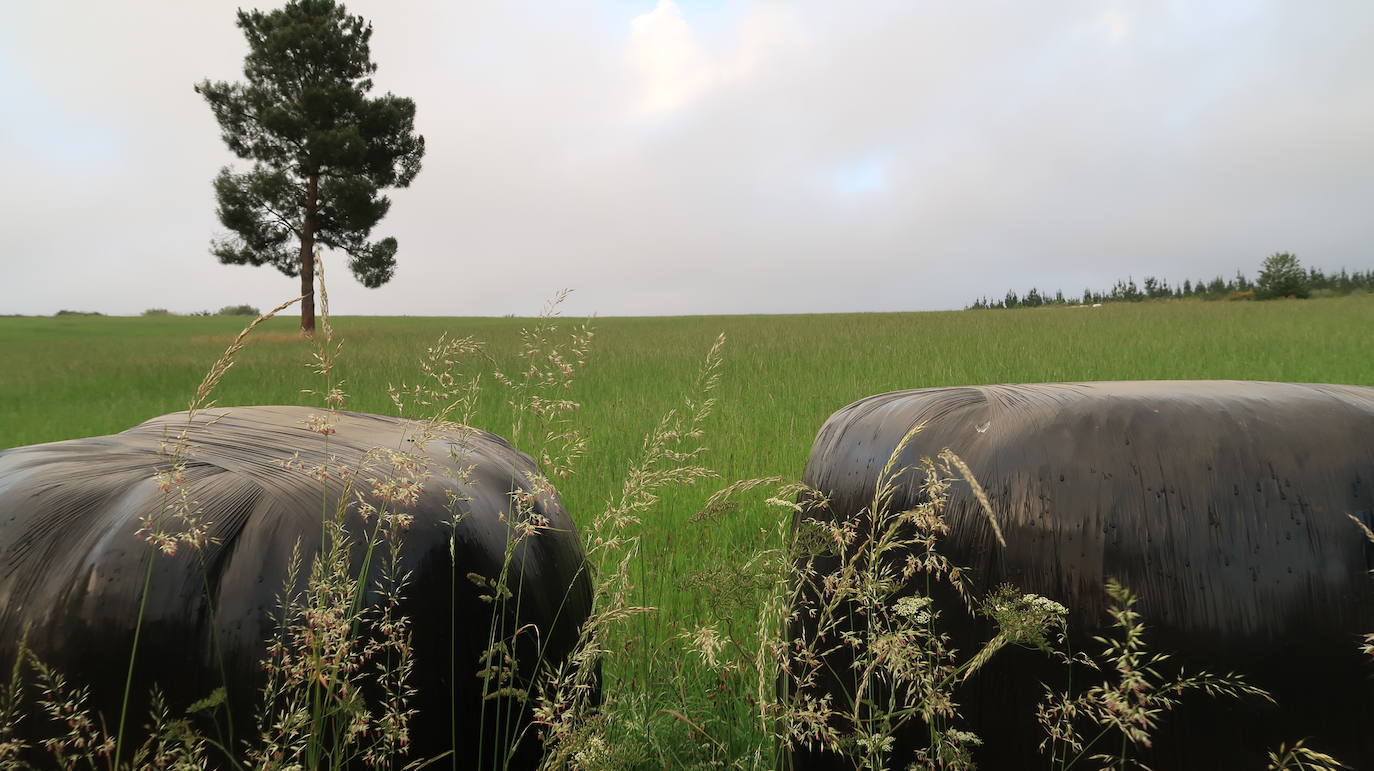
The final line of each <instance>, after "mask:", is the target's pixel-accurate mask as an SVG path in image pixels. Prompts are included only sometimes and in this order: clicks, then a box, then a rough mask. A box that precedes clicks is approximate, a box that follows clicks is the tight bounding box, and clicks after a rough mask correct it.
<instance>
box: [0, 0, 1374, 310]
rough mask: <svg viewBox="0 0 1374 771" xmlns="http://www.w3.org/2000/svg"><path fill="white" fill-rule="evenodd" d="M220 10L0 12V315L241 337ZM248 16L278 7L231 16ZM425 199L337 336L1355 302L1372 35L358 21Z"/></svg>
mask: <svg viewBox="0 0 1374 771" xmlns="http://www.w3.org/2000/svg"><path fill="white" fill-rule="evenodd" d="M238 5H239V4H238V3H234V2H210V1H208V0H197V1H196V2H175V1H174V0H160V1H155V0H131V1H129V2H108V0H102V1H100V2H94V1H88V0H82V1H80V2H77V1H72V0H68V1H64V2H12V3H6V8H5V12H4V18H5V22H4V24H3V25H0V104H3V108H0V169H3V174H4V184H3V188H2V189H0V236H3V245H2V246H0V259H2V260H3V272H0V313H31V314H38V313H41V314H47V313H53V312H55V311H57V310H58V309H61V308H71V309H82V310H97V311H102V312H104V313H112V314H137V313H139V312H141V311H142V310H143V309H145V308H150V307H166V308H170V309H172V310H174V311H194V310H200V309H211V310H213V309H216V308H219V307H220V306H223V305H230V304H239V303H250V304H253V305H257V306H259V307H263V308H266V307H269V306H271V305H274V304H275V303H276V302H278V301H280V300H282V299H286V298H288V297H291V296H293V295H294V291H293V290H294V289H295V288H296V282H295V281H294V280H293V279H289V278H287V277H286V276H283V275H282V274H281V273H279V272H277V271H276V270H274V269H272V268H270V267H262V268H252V267H246V266H226V265H220V264H219V263H218V262H217V261H216V260H215V258H214V257H212V256H211V255H210V254H209V251H208V248H209V242H210V240H211V238H212V237H215V236H219V235H223V229H222V227H221V226H220V225H219V223H218V221H217V220H216V218H215V216H214V208H215V204H214V198H213V194H212V191H211V187H210V181H211V179H212V178H213V177H214V176H215V174H216V172H217V171H218V170H219V169H220V167H222V166H224V165H226V164H239V163H241V162H238V161H237V160H236V159H235V158H234V157H233V156H232V155H231V154H230V153H229V152H228V150H227V149H225V147H224V145H223V143H222V141H221V140H220V137H219V130H218V128H217V126H216V124H215V122H214V120H213V118H212V117H211V114H210V110H209V108H208V107H207V106H206V104H205V103H204V101H203V100H202V99H201V97H199V96H198V95H197V94H195V93H194V91H193V90H192V85H193V84H194V83H195V82H197V81H199V80H201V79H203V78H210V79H213V80H237V79H241V77H242V60H243V56H244V54H245V53H246V44H245V43H244V40H243V37H242V33H241V32H240V31H239V30H238V28H237V27H235V26H234V10H235V8H236V7H237V6H238ZM247 5H251V6H253V7H261V8H271V7H274V6H275V5H277V3H261V4H259V3H249V4H247ZM347 5H348V7H349V9H350V10H351V11H353V12H355V13H360V14H362V15H363V16H365V17H366V18H368V19H369V20H370V21H372V23H373V25H374V30H375V31H374V34H373V38H372V49H373V57H374V60H375V61H376V62H377V64H378V66H379V69H378V72H377V76H376V83H377V91H378V92H382V91H391V92H393V93H395V94H398V95H401V96H407V97H411V98H413V99H414V100H415V102H416V105H417V108H418V115H417V118H416V124H417V128H418V130H419V131H420V133H422V134H423V135H424V137H425V141H426V145H427V152H426V155H425V160H424V166H423V169H422V171H421V172H420V174H419V176H418V177H417V178H416V179H415V182H414V183H413V184H412V186H411V187H410V188H408V189H405V190H397V191H394V192H393V193H392V194H391V197H392V200H393V206H392V210H391V214H390V215H388V216H387V218H386V219H384V220H383V221H382V222H381V223H380V224H379V225H378V227H377V228H376V229H375V230H374V231H373V234H374V237H376V236H385V235H394V236H395V237H396V238H397V239H398V240H399V242H400V251H399V254H398V269H397V271H396V276H395V278H394V279H393V280H392V281H391V282H390V283H389V284H387V285H386V286H384V287H382V288H380V289H372V290H369V289H365V288H363V287H362V286H361V285H359V284H358V283H356V282H355V281H354V280H353V278H352V277H351V276H350V275H349V274H348V272H347V268H346V267H345V260H344V259H342V258H340V257H338V256H331V255H326V261H327V265H328V266H329V267H330V269H331V270H332V271H333V273H332V280H331V283H330V285H331V300H332V304H333V309H334V311H335V313H339V314H355V313H356V314H411V315H500V314H505V313H517V314H521V315H526V314H532V313H534V312H537V311H538V309H539V307H540V305H541V304H542V301H543V300H544V299H545V298H547V297H549V296H550V295H551V294H553V292H554V291H555V290H557V289H559V288H562V287H571V288H573V289H574V290H575V293H574V295H573V298H572V299H571V300H570V302H569V304H568V305H567V306H566V309H567V310H568V311H569V312H571V313H591V312H596V313H599V314H601V315H639V314H698V313H756V312H757V313H778V312H831V311H886V310H925V309H940V308H958V307H962V306H964V305H966V304H968V303H969V302H971V301H972V300H973V299H975V298H976V297H978V296H979V295H983V294H987V295H996V296H1000V295H1001V294H1003V293H1005V291H1006V290H1007V289H1009V288H1014V289H1016V290H1017V291H1024V290H1025V289H1027V288H1029V287H1030V286H1032V285H1034V286H1037V287H1039V288H1040V289H1041V290H1042V291H1051V292H1052V291H1053V290H1055V289H1059V288H1062V289H1063V290H1064V291H1065V292H1066V293H1069V294H1079V293H1081V292H1082V290H1083V288H1084V287H1085V286H1091V287H1094V288H1108V287H1110V285H1111V283H1112V282H1113V281H1114V280H1116V279H1117V278H1121V277H1125V276H1127V275H1133V276H1135V277H1136V278H1137V280H1138V279H1140V278H1141V277H1142V276H1144V275H1146V274H1153V275H1157V276H1162V277H1166V278H1169V279H1171V280H1177V281H1181V280H1182V279H1184V278H1191V279H1194V280H1196V279H1198V278H1210V277H1211V276H1214V275H1217V274H1219V273H1220V274H1224V275H1227V276H1230V275H1232V274H1233V273H1234V272H1235V271H1236V269H1238V268H1242V269H1244V270H1245V271H1246V272H1247V273H1249V274H1251V275H1253V274H1254V273H1255V272H1256V271H1257V267H1258V264H1259V262H1260V261H1261V260H1262V259H1263V258H1264V257H1265V256H1267V255H1268V254H1271V253H1273V252H1275V251H1291V252H1294V253H1296V254H1297V255H1298V256H1299V258H1300V259H1302V260H1303V261H1304V263H1305V264H1311V265H1317V266H1321V267H1324V268H1339V267H1341V266H1346V267H1349V268H1359V269H1369V268H1374V80H1372V79H1371V76H1372V75H1374V2H1370V0H1352V1H1351V2H1335V1H1334V0H1315V1H1314V2H1297V1H1296V0H1293V1H1289V0H1282V1H1275V2H1262V1H1261V0H1242V1H1237V2H1227V1H1225V0H1208V1H1207V2H1196V1H1194V0H1181V1H1179V2H1168V1H1166V0H1148V1H1145V2H1110V1H1104V0H1098V1H1094V2H1026V1H1025V0H1012V1H1010V2H1002V3H993V2H963V1H959V2H943V3H934V2H914V1H910V0H907V1H903V2H857V1H856V2H833V1H832V0H826V1H824V2H780V1H778V2H774V1H773V0H740V1H739V2H734V1H730V0H726V1H724V2H719V1H717V2H707V1H703V0H678V2H671V0H658V1H657V2H656V1H655V0H643V1H642V2H630V1H629V0H608V1H607V2H603V3H594V2H586V3H547V2H505V1H503V2H494V1H491V0H482V1H470V2H455V1H454V0H435V1H434V2H419V1H418V0H406V2H397V1H396V0H387V1H383V0H376V1H369V2H351V3H348V4H347Z"/></svg>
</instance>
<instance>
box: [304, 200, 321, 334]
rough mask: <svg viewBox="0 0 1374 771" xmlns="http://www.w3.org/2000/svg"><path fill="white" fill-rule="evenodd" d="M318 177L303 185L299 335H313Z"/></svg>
mask: <svg viewBox="0 0 1374 771" xmlns="http://www.w3.org/2000/svg"><path fill="white" fill-rule="evenodd" d="M319 198H320V175H319V174H311V175H310V177H309V178H308V179H307V180H306V183H305V222H303V223H302V224H301V334H302V335H313V334H315V212H316V209H317V207H318V206H319Z"/></svg>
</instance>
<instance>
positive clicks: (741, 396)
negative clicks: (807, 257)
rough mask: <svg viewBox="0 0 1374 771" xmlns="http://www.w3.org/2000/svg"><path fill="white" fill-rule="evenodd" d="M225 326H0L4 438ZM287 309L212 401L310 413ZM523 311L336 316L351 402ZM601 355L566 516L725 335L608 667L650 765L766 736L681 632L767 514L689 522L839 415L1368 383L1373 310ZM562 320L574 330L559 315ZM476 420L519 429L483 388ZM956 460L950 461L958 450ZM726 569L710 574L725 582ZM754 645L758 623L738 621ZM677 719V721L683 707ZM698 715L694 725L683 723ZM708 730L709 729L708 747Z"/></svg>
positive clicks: (1123, 308) (812, 337) (151, 382)
mask: <svg viewBox="0 0 1374 771" xmlns="http://www.w3.org/2000/svg"><path fill="white" fill-rule="evenodd" d="M244 321H245V319H243V318H234V317H204V318H199V317H196V318H182V317H155V318H3V319H0V361H3V367H0V447H12V446H18V445H24V444H34V443H39V442H48V441H55V440H60V439H67V438H72V437H78V436H88V435H95V434H104V433H111V432H116V431H119V430H122V429H124V428H127V427H129V426H131V425H133V424H134V423H137V422H140V421H142V420H145V419H147V418H149V417H152V416H155V415H160V414H163V413H167V412H173V411H176V410H180V409H185V407H186V404H187V402H188V400H189V399H190V398H191V397H192V396H193V395H194V393H195V390H196V386H197V384H198V383H199V382H200V379H201V377H202V375H203V374H204V372H205V369H206V368H207V367H208V366H209V365H210V364H211V362H213V361H214V360H215V359H216V358H217V357H218V356H219V354H220V353H221V352H222V351H223V349H224V347H225V346H226V345H227V344H228V343H229V341H230V340H231V339H232V338H233V336H234V334H235V333H237V331H238V330H239V329H240V328H241V327H242V325H243V323H244ZM296 324H297V321H296V320H295V319H293V318H282V319H274V320H272V321H270V322H268V323H267V324H265V325H264V326H262V327H260V328H259V334H257V335H256V337H255V339H252V340H250V344H249V347H248V349H247V350H246V351H244V352H243V353H242V354H241V355H240V356H239V358H238V361H237V363H236V364H235V366H234V368H233V369H232V370H231V371H230V372H229V374H228V375H227V376H226V377H225V379H224V381H223V384H222V385H221V387H220V389H219V392H218V400H219V404H220V405H221V406H228V405H240V404H297V403H312V402H309V401H306V400H308V399H310V397H309V396H307V395H303V394H302V393H301V390H302V389H306V388H317V387H319V382H318V378H317V376H315V375H313V374H312V373H311V372H310V370H309V369H308V368H307V364H308V363H309V351H310V348H309V346H308V345H307V344H305V343H303V342H302V341H300V340H299V339H298V337H297V336H296V334H295V333H294V329H295V327H296ZM527 324H529V320H527V319H490V318H481V319H475V318H365V317H347V316H344V317H336V318H335V319H334V325H335V329H336V334H337V335H339V336H340V337H342V338H343V339H344V340H345V344H344V347H343V355H342V358H341V359H340V363H339V367H338V369H337V370H336V373H335V374H336V377H339V378H342V379H344V380H345V384H344V386H343V388H344V390H345V391H346V392H347V393H348V394H349V395H350V397H349V400H348V402H347V404H346V405H345V408H346V409H353V410H360V411H366V412H380V413H392V412H394V408H393V407H392V405H391V402H390V400H389V399H388V397H387V395H386V386H387V384H388V383H389V382H390V383H396V384H399V383H400V382H401V381H403V380H404V381H408V382H413V381H414V380H415V378H416V373H417V369H416V362H417V360H418V358H419V356H420V355H421V353H422V352H423V351H424V349H425V347H426V346H427V345H429V344H432V343H433V341H434V340H435V339H436V338H437V337H438V336H439V334H441V333H444V332H447V333H449V335H450V336H464V335H471V336H474V337H476V338H478V339H480V340H484V341H486V342H487V344H488V347H489V354H490V356H491V360H490V361H484V360H478V361H473V362H471V363H470V364H469V365H468V366H467V367H466V368H462V369H463V370H464V371H465V372H467V373H473V372H478V371H486V372H489V371H490V370H491V369H492V368H493V367H501V368H513V364H512V361H513V356H514V352H515V351H516V349H517V346H518V342H519V330H520V328H521V327H522V326H524V325H527ZM593 325H594V328H595V329H596V333H597V334H596V338H595V340H594V342H593V345H592V355H591V363H590V365H589V366H588V368H587V369H586V371H585V372H584V373H582V374H579V376H578V379H577V380H576V382H575V386H574V388H573V391H572V398H574V399H576V400H578V401H579V402H581V403H582V405H583V408H582V411H581V413H580V422H581V424H582V425H583V426H584V428H585V430H586V432H587V434H588V437H589V440H590V447H589V450H588V454H587V456H586V458H585V459H584V461H583V462H582V465H581V467H580V469H579V471H578V473H577V475H576V476H574V477H572V478H571V479H568V480H566V481H564V482H562V484H561V487H562V492H563V495H564V498H565V500H566V501H567V503H568V504H569V507H570V509H571V510H572V512H573V514H574V517H579V516H584V515H585V514H584V513H589V512H592V511H595V510H597V509H598V508H599V507H601V506H603V505H604V504H605V502H606V501H607V499H608V498H610V497H611V496H612V495H613V494H615V493H617V492H618V491H619V489H620V485H621V483H622V479H621V475H622V474H623V472H624V470H625V469H626V467H627V466H628V464H629V462H630V460H631V459H632V458H633V457H634V456H635V455H636V453H637V452H638V451H639V449H640V445H641V442H642V440H643V436H644V434H645V433H646V432H647V431H648V430H650V429H651V428H652V427H653V425H654V424H655V422H656V421H657V419H658V417H659V416H660V415H661V414H662V413H663V412H664V411H665V410H666V409H668V408H670V407H673V406H674V405H675V404H676V403H677V400H678V397H679V395H680V394H682V393H683V392H684V391H685V390H686V389H687V388H688V387H689V386H690V384H691V382H692V379H693V377H694V375H695V373H696V371H697V368H698V366H699V364H700V362H701V359H702V357H703V356H704V355H705V353H706V351H707V349H708V348H709V347H710V345H711V343H712V342H713V340H714V338H715V336H716V335H717V334H718V333H721V332H723V333H725V335H726V336H727V344H726V351H725V362H724V367H723V381H722V383H721V386H720V388H719V390H718V392H717V394H716V395H717V397H718V399H719V403H718V405H717V408H716V410H715V413H714V414H713V415H712V417H711V418H710V419H709V421H708V423H707V426H706V430H707V437H706V444H707V445H709V447H710V454H709V456H707V458H706V462H707V464H708V465H711V466H712V467H713V468H715V469H716V470H717V471H718V472H719V474H720V480H719V482H718V483H717V482H709V483H704V484H699V485H697V486H696V487H695V488H693V489H690V490H686V491H676V492H673V493H671V494H669V495H667V496H665V497H664V499H663V501H662V505H661V506H660V508H659V510H658V511H656V512H655V513H654V515H653V518H652V519H651V520H650V521H648V522H646V525H645V531H644V541H643V551H642V555H641V562H640V564H639V565H638V566H637V567H636V572H637V574H638V582H639V583H640V586H641V590H642V592H643V594H642V600H643V602H644V603H645V604H648V605H652V606H655V607H657V608H659V609H660V610H659V611H658V612H657V613H656V614H654V615H653V616H649V617H644V618H643V619H642V620H641V621H636V623H635V626H636V628H635V631H634V633H633V634H626V635H625V636H624V639H622V640H620V641H619V646H620V648H619V650H618V655H617V657H616V658H615V659H614V660H613V661H612V662H611V664H610V678H611V679H610V682H609V683H608V693H609V694H611V695H613V696H615V695H617V694H621V695H623V699H624V701H623V704H622V706H624V707H625V708H626V709H628V710H631V711H637V714H639V715H640V717H641V718H642V722H643V723H644V726H643V728H644V731H645V735H648V736H649V737H650V741H649V742H648V744H647V745H645V746H642V747H639V748H636V750H635V752H636V753H642V755H643V757H642V758H640V760H641V762H642V763H643V764H644V765H646V766H647V767H659V766H661V765H682V764H686V763H688V762H698V761H704V760H711V759H716V760H729V759H731V758H732V757H734V756H736V755H738V754H739V753H742V752H744V751H745V748H746V747H747V746H750V745H751V744H755V743H756V742H757V738H758V737H756V736H751V734H750V732H751V730H753V729H752V728H751V725H750V718H749V713H750V708H749V706H748V704H747V693H744V692H739V689H740V688H743V686H741V685H739V684H737V683H733V684H732V682H733V681H731V680H730V677H729V676H728V673H722V672H718V671H712V670H711V669H709V668H706V667H704V666H701V665H700V664H698V663H694V660H692V659H691V658H690V657H688V656H686V655H685V654H684V653H683V646H684V645H685V643H684V642H683V641H681V640H680V639H678V638H677V637H676V635H679V634H681V633H683V632H684V631H686V630H690V629H692V628H693V627H694V625H695V624H697V623H698V622H699V621H700V619H702V618H703V617H704V616H705V614H710V613H712V612H713V611H714V610H718V609H719V608H720V607H721V603H722V601H723V600H722V598H721V597H720V596H717V595H716V594H715V593H714V590H712V589H711V588H710V586H709V585H710V583H711V580H712V579H711V576H712V575H713V574H714V575H717V576H718V575H719V574H720V570H721V569H723V568H725V567H728V566H730V565H731V564H733V560H734V558H736V557H738V556H739V555H741V554H747V553H750V552H754V551H757V550H759V549H761V548H767V547H769V546H772V545H776V532H777V524H778V521H779V516H780V515H779V514H778V513H777V510H776V509H763V508H753V509H749V508H743V509H739V510H736V511H733V512H731V513H730V514H728V515H726V516H724V517H722V518H718V519H715V520H713V521H711V522H710V523H709V525H704V526H703V525H693V524H690V523H688V518H689V517H690V516H691V515H692V514H693V513H695V512H696V511H697V510H698V509H699V508H700V506H701V504H702V502H703V501H704V500H705V498H706V496H708V495H709V494H710V493H711V492H712V491H714V490H715V489H716V488H717V487H719V486H722V485H724V484H725V483H728V482H729V481H732V480H736V479H742V478H751V477H759V476H766V475H780V476H784V477H790V478H796V477H798V476H799V475H800V474H801V471H802V466H803V464H804V462H805V460H806V455H807V451H808V449H809V447H810V444H811V440H812V438H813V436H814V434H815V432H816V430H817V429H818V428H819V427H820V425H821V423H822V422H823V421H824V420H825V418H826V417H827V416H828V415H829V414H830V413H831V412H833V411H834V410H836V409H838V408H840V407H842V406H843V405H845V404H847V403H849V402H851V401H854V400H855V399H859V398H861V397H864V396H868V395H871V394H874V393H879V392H883V391H889V390H895V389H902V388H914V387H925V386H941V385H961V384H984V383H1009V382H1052V381H1078V380H1124V379H1156V378H1159V379H1194V378H1206V379H1247V380H1276V381H1295V382H1329V383H1348V384H1360V385H1374V356H1371V349H1370V344H1369V341H1370V339H1371V338H1372V337H1374V297H1371V296H1368V295H1357V296H1351V297H1344V298H1333V299H1324V300H1313V301H1277V302H1264V303H1260V302H1237V303H1226V302H1207V303H1203V302H1195V301H1178V302H1162V303H1144V304H1115V305H1107V306H1105V307H1101V308H1095V309H1094V308H1040V309H1027V310H1012V311H1000V310H999V311H964V312H943V313H907V314H846V315H799V316H712V317H675V318H612V319H600V320H596V321H594V323H593ZM568 326H571V325H570V324H568ZM487 383H488V387H487V388H486V390H485V391H484V394H483V397H482V402H481V408H480V409H479V412H478V419H477V420H476V421H475V422H476V423H477V425H478V426H479V427H482V428H487V429H489V430H492V431H494V432H496V433H500V434H506V433H508V431H509V426H510V419H511V416H510V414H509V411H508V410H506V409H505V408H503V406H502V393H501V390H500V388H499V386H497V384H496V383H495V382H493V381H491V380H490V379H488V381H487ZM955 449H956V451H957V449H958V448H955ZM713 571H714V573H713ZM736 622H737V623H738V624H739V626H740V628H739V629H736V630H734V631H735V633H737V634H738V635H740V636H746V637H747V635H748V634H749V632H750V630H751V628H752V627H751V626H750V625H751V624H752V623H753V622H754V620H753V619H752V618H749V617H747V614H746V615H745V616H744V617H737V618H736ZM667 709H672V710H673V711H675V712H677V713H679V715H672V714H670V713H667V712H665V710H667ZM682 716H686V717H689V718H690V719H691V721H692V722H693V723H695V724H696V725H697V726H699V727H700V729H702V730H698V729H697V728H692V727H691V726H690V725H689V724H688V723H686V722H685V721H684V720H682V719H681V718H682ZM704 734H710V738H709V741H708V739H707V738H705V736H704Z"/></svg>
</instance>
